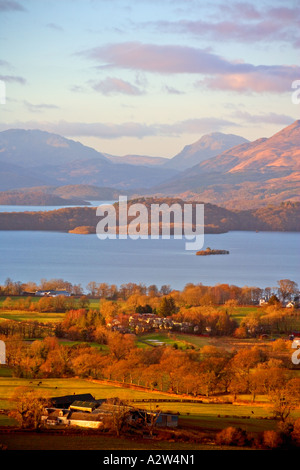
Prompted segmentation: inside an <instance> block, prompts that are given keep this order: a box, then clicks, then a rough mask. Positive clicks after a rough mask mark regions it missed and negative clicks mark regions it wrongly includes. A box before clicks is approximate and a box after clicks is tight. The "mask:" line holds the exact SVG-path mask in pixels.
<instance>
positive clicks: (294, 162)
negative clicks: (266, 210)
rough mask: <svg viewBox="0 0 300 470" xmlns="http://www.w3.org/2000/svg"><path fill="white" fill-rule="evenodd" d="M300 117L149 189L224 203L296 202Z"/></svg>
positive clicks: (244, 205)
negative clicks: (275, 131) (267, 135)
mask: <svg viewBox="0 0 300 470" xmlns="http://www.w3.org/2000/svg"><path fill="white" fill-rule="evenodd" d="M299 157H300V121H295V122H294V123H293V124H291V125H290V126H288V127H286V128H284V129H282V130H281V131H280V132H278V133H276V134H275V135H274V136H272V137H270V138H268V139H267V138H263V139H258V140H256V141H254V142H247V143H243V144H241V145H238V146H236V147H234V148H231V149H230V150H226V151H225V152H223V153H221V154H220V155H218V156H216V157H213V158H210V159H208V160H206V161H204V162H201V163H199V164H198V165H195V166H194V167H193V168H190V169H188V170H186V171H184V172H181V173H180V175H177V176H176V177H174V178H171V179H170V180H169V181H168V182H166V183H163V184H161V185H159V186H157V187H155V188H153V189H152V193H161V194H168V195H179V194H181V193H185V192H187V194H191V193H194V194H197V196H198V198H199V195H200V197H201V198H203V200H205V201H210V202H217V203H218V204H222V205H224V206H226V207H232V208H237V207H247V206H246V205H247V204H248V206H249V207H255V206H259V205H262V204H265V203H266V202H267V203H270V202H273V203H278V202H281V201H287V200H292V201H299V200H300V199H299V188H300V161H299Z"/></svg>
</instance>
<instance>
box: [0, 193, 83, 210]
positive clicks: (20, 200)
mask: <svg viewBox="0 0 300 470" xmlns="http://www.w3.org/2000/svg"><path fill="white" fill-rule="evenodd" d="M83 204H89V203H88V202H86V201H84V200H83V199H79V198H75V197H72V198H70V199H67V198H62V197H59V196H57V195H55V194H48V193H46V192H44V191H42V190H40V191H38V190H36V191H25V192H22V191H1V192H0V205H10V206H15V205H18V206H22V205H24V206H64V205H69V206H71V205H72V206H76V205H83Z"/></svg>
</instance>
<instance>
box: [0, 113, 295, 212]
mask: <svg viewBox="0 0 300 470" xmlns="http://www.w3.org/2000/svg"><path fill="white" fill-rule="evenodd" d="M299 157H300V121H299V120H298V121H295V122H294V123H293V124H291V125H290V126H288V127H286V128H284V129H282V130H281V131H279V132H277V133H276V134H275V135H273V136H272V137H270V138H260V139H258V140H255V141H254V142H249V141H247V140H246V139H244V138H243V137H240V136H236V135H233V134H222V133H219V132H213V133H211V134H208V135H206V136H203V137H202V138H200V139H199V140H198V141H197V142H195V143H193V144H191V145H187V146H186V147H184V149H183V150H182V151H181V152H180V153H178V154H177V155H175V156H174V157H173V158H171V159H167V158H164V157H149V156H139V155H127V156H125V157H119V156H113V155H108V154H105V153H101V152H97V151H96V150H94V149H92V148H90V147H86V146H84V145H82V144H81V143H79V142H75V141H73V140H70V139H66V138H64V137H61V136H59V135H55V134H50V133H47V132H44V131H39V130H29V131H28V130H21V129H11V130H7V131H4V132H0V166H1V172H0V190H1V191H2V192H3V191H7V190H18V192H20V191H21V192H27V194H28V191H29V188H32V191H34V190H35V191H36V188H37V187H38V189H39V190H41V191H44V192H47V193H48V194H51V193H52V194H55V195H56V196H59V197H63V198H69V197H71V198H74V197H78V198H80V199H81V198H86V199H90V200H91V199H92V198H93V199H95V200H97V199H98V197H97V195H98V196H99V195H102V196H105V194H107V197H105V199H111V197H108V196H111V195H113V194H115V196H116V194H118V191H121V192H122V191H123V192H124V191H125V190H126V191H127V192H126V194H136V195H138V194H139V195H152V196H153V195H162V196H172V197H174V196H179V197H184V198H185V199H199V197H200V198H201V200H203V201H205V202H211V203H214V204H218V205H223V206H226V207H230V208H232V209H234V208H236V207H244V208H247V207H249V208H251V207H254V206H256V207H259V206H261V205H264V204H266V203H280V202H283V201H287V200H290V201H299V185H300V184H299V183H300V163H299ZM123 162H124V163H123ZM125 162H126V163H125ZM24 188H27V189H24ZM64 188H65V189H64ZM67 188H68V189H67ZM83 188H84V189H83ZM59 191H60V193H59ZM114 191H115V193H114ZM2 195H3V194H2ZM0 196H1V194H0ZM91 196H92V197H91ZM0 203H1V197H0Z"/></svg>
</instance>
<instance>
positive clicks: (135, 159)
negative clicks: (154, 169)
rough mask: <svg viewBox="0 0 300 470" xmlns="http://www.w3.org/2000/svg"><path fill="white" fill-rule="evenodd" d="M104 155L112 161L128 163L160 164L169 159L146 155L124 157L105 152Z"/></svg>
mask: <svg viewBox="0 0 300 470" xmlns="http://www.w3.org/2000/svg"><path fill="white" fill-rule="evenodd" d="M105 156H106V158H108V159H109V160H110V161H111V162H113V163H127V164H129V165H144V166H162V165H164V164H165V163H167V162H168V161H169V159H168V158H164V157H148V156H146V155H124V157H118V156H115V155H107V154H105Z"/></svg>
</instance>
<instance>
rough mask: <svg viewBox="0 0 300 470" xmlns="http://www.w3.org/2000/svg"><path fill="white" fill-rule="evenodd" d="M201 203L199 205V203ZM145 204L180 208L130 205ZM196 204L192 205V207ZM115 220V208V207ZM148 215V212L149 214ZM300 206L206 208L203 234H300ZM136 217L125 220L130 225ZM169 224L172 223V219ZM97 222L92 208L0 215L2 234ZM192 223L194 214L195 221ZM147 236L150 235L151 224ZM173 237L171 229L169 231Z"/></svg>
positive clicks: (148, 200) (177, 201) (179, 201)
mask: <svg viewBox="0 0 300 470" xmlns="http://www.w3.org/2000/svg"><path fill="white" fill-rule="evenodd" d="M200 202H201V201H199V203H200ZM135 203H138V204H144V205H145V206H146V207H147V209H150V205H151V204H153V203H155V204H163V203H166V204H169V205H171V204H180V205H181V207H183V205H184V203H185V202H184V201H183V200H182V199H170V198H163V199H155V198H139V199H135V200H131V201H129V204H128V206H130V205H132V204H135ZM193 204H195V202H194V203H193ZM115 208H116V212H117V219H118V204H115ZM148 212H149V214H150V210H149V211H148ZM299 215H300V203H298V202H287V203H282V204H280V205H279V206H273V205H272V206H267V207H265V208H261V209H254V210H240V211H230V210H227V209H225V208H222V207H218V206H216V205H213V204H208V203H207V204H205V210H204V222H205V233H224V232H228V231H230V230H252V231H253V230H261V231H300V217H299ZM134 219H135V217H128V222H129V223H130V222H131V221H132V220H134ZM171 220H172V219H171ZM99 221H100V217H97V216H96V208H95V207H74V208H64V209H58V210H54V211H47V212H15V213H14V212H12V213H8V212H6V213H0V229H1V230H45V231H61V232H68V231H70V230H74V229H75V228H76V227H81V226H86V227H95V231H96V226H97V224H98V222H99ZM193 223H195V214H194V220H193ZM148 233H149V234H150V224H149V229H148ZM171 233H172V227H171Z"/></svg>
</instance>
